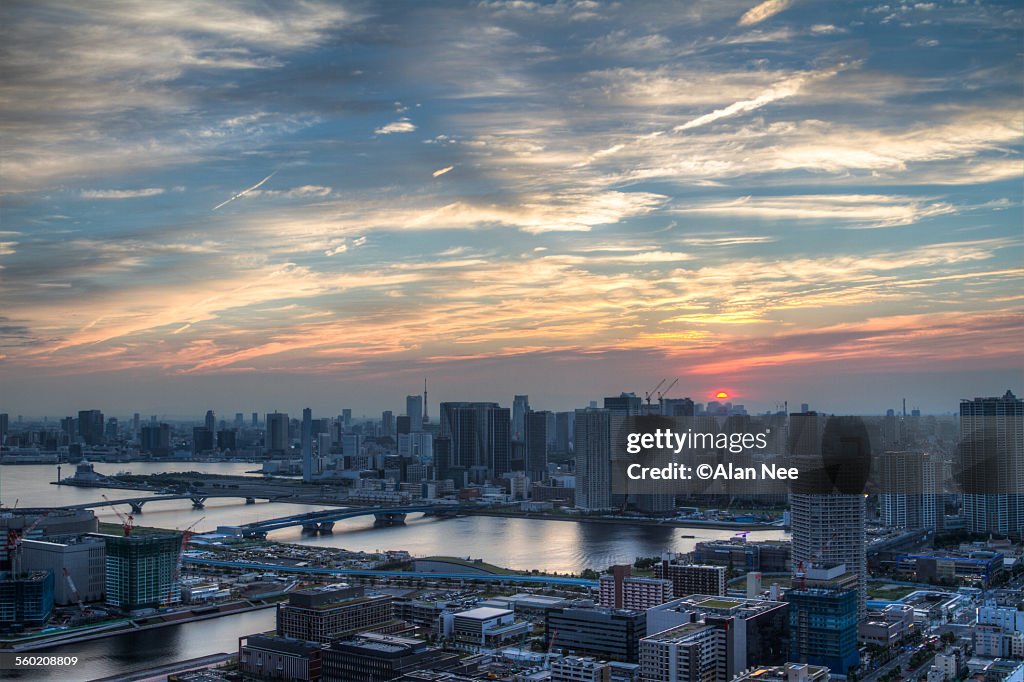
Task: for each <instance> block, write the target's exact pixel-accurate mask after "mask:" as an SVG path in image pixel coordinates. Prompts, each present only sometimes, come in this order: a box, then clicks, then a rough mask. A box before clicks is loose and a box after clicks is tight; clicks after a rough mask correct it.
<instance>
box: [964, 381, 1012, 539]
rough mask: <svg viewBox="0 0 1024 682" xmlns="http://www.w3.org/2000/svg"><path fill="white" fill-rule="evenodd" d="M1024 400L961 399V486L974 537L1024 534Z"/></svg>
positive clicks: (1008, 395) (966, 521) (1008, 397)
mask: <svg viewBox="0 0 1024 682" xmlns="http://www.w3.org/2000/svg"><path fill="white" fill-rule="evenodd" d="M1022 422H1024V401H1022V400H1021V399H1020V398H1018V397H1017V396H1015V395H1014V394H1013V393H1012V392H1011V391H1007V392H1006V393H1005V394H1004V395H1003V397H1001V398H975V399H974V400H962V401H960V471H961V474H960V482H961V485H962V488H963V501H964V524H965V526H966V529H967V531H968V532H971V533H984V534H988V533H996V534H998V535H1008V536H1013V537H1021V535H1022V534H1024V429H1022V428H1021V424H1022Z"/></svg>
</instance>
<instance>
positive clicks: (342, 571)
mask: <svg viewBox="0 0 1024 682" xmlns="http://www.w3.org/2000/svg"><path fill="white" fill-rule="evenodd" d="M184 561H185V563H187V564H191V565H193V566H208V567H214V568H234V569H240V570H244V571H254V570H255V571H274V572H277V573H305V574H308V575H340V576H344V575H350V576H355V577H366V578H373V577H380V578H416V579H422V580H467V581H469V580H473V581H477V582H488V583H530V584H535V585H536V584H541V585H574V586H577V587H592V588H593V587H597V581H596V580H587V579H586V578H570V577H566V576H557V575H519V574H515V573H512V574H507V573H502V574H499V573H427V572H424V571H377V570H372V569H357V568H318V567H313V566H293V565H289V564H261V563H257V562H251V561H222V560H218V559H200V558H197V557H190V556H186V557H184Z"/></svg>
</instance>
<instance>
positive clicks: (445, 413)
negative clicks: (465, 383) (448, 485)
mask: <svg viewBox="0 0 1024 682" xmlns="http://www.w3.org/2000/svg"><path fill="white" fill-rule="evenodd" d="M510 429H511V418H510V414H509V409H508V408H507V407H501V406H499V405H498V404H497V403H463V402H448V403H441V432H440V436H441V437H446V438H450V439H451V450H450V453H449V466H452V467H463V468H464V469H466V470H468V471H471V472H476V474H481V473H486V475H487V476H489V477H491V478H495V477H500V476H501V474H503V473H505V472H507V471H509V467H510V465H511V459H512V444H511V438H510V435H511V434H510V433H509V431H510ZM476 474H474V475H476Z"/></svg>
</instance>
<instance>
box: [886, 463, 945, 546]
mask: <svg viewBox="0 0 1024 682" xmlns="http://www.w3.org/2000/svg"><path fill="white" fill-rule="evenodd" d="M878 466H879V468H880V469H881V471H880V474H879V475H880V478H881V486H882V491H883V492H881V493H880V494H879V506H880V507H881V515H882V522H883V523H884V524H885V525H886V526H887V527H889V528H911V529H916V528H928V529H932V530H934V529H936V528H938V527H939V526H938V524H939V522H940V521H941V519H942V517H943V508H942V505H943V502H944V500H943V497H942V496H941V495H939V494H937V493H938V492H939V488H938V484H939V483H941V477H942V465H941V463H940V462H933V461H932V460H931V459H930V458H929V457H928V455H927V454H925V453H923V452H885V453H882V455H881V456H880V457H879V458H878Z"/></svg>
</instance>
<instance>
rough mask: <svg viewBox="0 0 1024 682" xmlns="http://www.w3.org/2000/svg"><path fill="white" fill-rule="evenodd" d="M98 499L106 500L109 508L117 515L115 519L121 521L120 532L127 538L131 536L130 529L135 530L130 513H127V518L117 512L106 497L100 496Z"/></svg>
mask: <svg viewBox="0 0 1024 682" xmlns="http://www.w3.org/2000/svg"><path fill="white" fill-rule="evenodd" d="M100 497H102V498H103V499H104V500H106V501H107V502H108V503H109V505H110V508H111V509H113V510H114V513H115V514H117V518H119V519H120V520H121V528H122V530H124V536H125V537H128V536H129V535H131V534H132V528H135V517H134V516H132V515H131V513H129V514H128V515H127V516H125V515H124V514H122V513H121V512H119V511H118V510H117V507H115V506H114V503H113V502H111V501H110V498H109V497H107V496H106V495H100Z"/></svg>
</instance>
